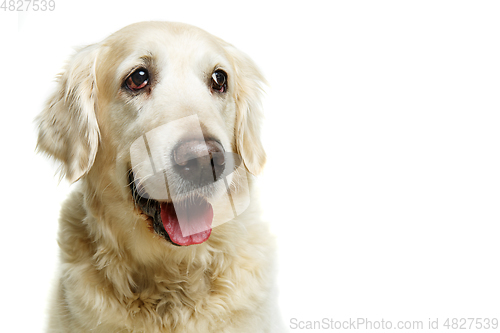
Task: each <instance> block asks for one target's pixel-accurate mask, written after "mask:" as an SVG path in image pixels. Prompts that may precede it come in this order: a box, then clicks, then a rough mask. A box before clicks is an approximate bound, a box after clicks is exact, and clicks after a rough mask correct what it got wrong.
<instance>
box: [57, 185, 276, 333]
mask: <svg viewBox="0 0 500 333" xmlns="http://www.w3.org/2000/svg"><path fill="white" fill-rule="evenodd" d="M83 201H84V200H83V195H82V194H81V193H79V192H75V193H73V194H72V195H71V197H70V198H69V199H68V200H67V202H66V204H65V206H64V208H63V211H62V215H61V221H60V233H59V243H60V246H61V262H62V263H61V270H62V272H61V277H60V282H59V288H58V293H57V296H56V299H54V302H55V304H54V307H53V311H54V312H53V317H52V319H51V320H52V321H51V323H50V324H49V325H50V326H53V327H64V328H65V329H67V330H68V331H71V332H89V331H92V332H108V333H109V332H151V333H153V332H246V331H248V332H265V330H262V323H265V322H268V318H267V317H268V316H270V309H269V304H267V303H268V294H269V289H270V288H271V286H270V285H267V284H269V281H270V280H271V279H269V274H270V271H271V267H270V265H271V261H270V260H269V259H268V258H267V256H266V254H265V253H264V249H265V248H266V247H267V248H268V247H269V244H268V243H267V244H265V240H263V239H261V240H260V242H262V243H261V245H262V247H260V245H259V243H257V244H255V246H253V247H252V248H251V249H252V250H251V251H248V249H249V247H248V244H239V245H240V246H241V248H246V249H247V250H246V251H245V252H242V251H239V250H238V248H239V246H238V244H233V243H234V242H231V244H233V245H234V246H232V247H229V249H228V248H227V247H226V249H225V250H224V251H221V250H219V249H217V244H215V245H214V246H213V247H210V248H209V249H208V250H205V251H192V252H190V254H189V255H186V256H182V257H181V256H177V257H176V256H173V257H172V258H171V260H170V261H167V262H164V263H163V264H162V265H156V266H155V265H151V264H141V263H140V262H138V261H137V260H136V259H134V258H132V257H129V256H131V254H130V253H129V252H128V251H127V249H126V248H123V249H122V250H121V251H115V250H113V249H112V246H105V245H106V244H101V243H100V241H99V235H95V234H93V232H92V224H93V223H99V222H100V221H96V220H95V218H94V217H92V216H89V214H88V212H87V210H86V208H85V207H84V204H83ZM102 227H103V225H102V224H101V225H100V228H99V229H102ZM255 227H257V228H258V224H255V225H254V226H250V229H249V230H247V232H249V233H259V230H256V229H255ZM104 229H105V228H104ZM253 229H255V230H253ZM233 231H234V230H233ZM233 231H231V232H233ZM263 235H267V233H263ZM233 240H234V239H233ZM219 241H221V242H222V241H223V239H220V240H219ZM238 241H239V242H244V241H245V239H244V237H242V238H241V239H238ZM268 241H269V240H268ZM107 245H109V244H107ZM115 245H118V244H115ZM123 245H125V244H123ZM264 245H265V247H264ZM76 313H77V314H78V316H75V315H74V314H76ZM49 331H50V329H49ZM54 332H66V331H64V330H62V331H59V330H54Z"/></svg>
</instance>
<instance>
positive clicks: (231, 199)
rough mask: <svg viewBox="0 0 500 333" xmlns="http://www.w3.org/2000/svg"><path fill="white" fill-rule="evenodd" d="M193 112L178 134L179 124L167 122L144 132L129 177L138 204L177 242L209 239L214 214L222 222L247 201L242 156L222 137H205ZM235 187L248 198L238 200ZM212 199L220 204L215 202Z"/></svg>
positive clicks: (135, 145) (136, 143) (132, 151)
mask: <svg viewBox="0 0 500 333" xmlns="http://www.w3.org/2000/svg"><path fill="white" fill-rule="evenodd" d="M192 117H193V116H190V117H186V118H191V119H187V120H186V118H182V119H181V120H182V121H183V124H184V127H186V124H187V125H188V128H189V131H187V130H186V128H183V131H182V132H183V134H180V135H175V134H176V133H179V132H180V131H179V128H178V127H173V126H172V123H168V124H166V125H162V126H159V127H157V128H155V129H153V130H151V131H149V132H147V133H145V134H144V135H142V136H141V137H139V138H138V139H137V140H136V141H134V143H133V144H132V146H131V148H130V156H131V164H132V166H131V169H130V172H129V180H130V187H131V191H132V196H133V198H134V200H135V203H136V204H137V205H138V206H139V207H140V208H141V210H142V211H143V212H144V213H145V214H146V215H148V216H149V217H151V218H152V220H153V227H154V230H155V232H156V233H157V234H159V235H161V236H163V237H164V238H165V239H167V240H169V241H171V242H172V243H174V244H177V245H192V244H200V243H203V242H205V241H206V240H207V239H208V237H209V236H210V233H211V230H212V228H213V226H214V225H213V220H214V215H216V216H217V221H218V224H217V225H219V224H222V223H224V222H227V221H228V220H230V219H232V218H234V217H236V216H237V215H238V212H242V211H244V210H245V209H246V207H247V206H248V203H249V192H248V183H247V180H246V171H244V167H242V159H241V157H240V156H239V155H238V154H235V153H232V152H226V151H225V149H224V146H223V145H222V144H221V143H220V142H219V141H218V140H216V139H212V138H205V137H204V136H203V134H202V132H201V127H200V126H199V122H198V119H197V117H196V118H195V119H193V118H192ZM193 121H195V125H196V124H197V125H198V130H196V126H193ZM175 122H177V121H174V122H173V123H175ZM181 128H182V126H181ZM193 128H194V129H193ZM185 133H189V135H186V134H185ZM176 137H177V138H179V137H181V139H177V140H176V139H175V138H176ZM183 137H184V138H185V139H182V138H183ZM237 169H238V174H239V177H240V179H244V181H243V182H242V181H240V182H239V184H238V185H237V184H235V183H233V182H232V176H231V174H232V173H233V172H234V171H235V170H237ZM242 176H243V177H242ZM230 185H231V186H230ZM235 191H238V192H239V193H246V194H247V197H248V198H245V196H243V198H245V199H244V200H242V199H241V198H242V196H241V195H239V196H238V199H236V197H235V196H234V192H235ZM214 202H217V206H221V207H213V206H212V204H213V203H214ZM227 212H229V213H227ZM231 213H232V214H231Z"/></svg>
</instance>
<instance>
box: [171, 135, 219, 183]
mask: <svg viewBox="0 0 500 333" xmlns="http://www.w3.org/2000/svg"><path fill="white" fill-rule="evenodd" d="M207 153H208V154H207ZM172 157H173V161H174V162H175V167H176V171H177V173H178V174H179V175H180V176H181V177H182V178H183V179H185V180H187V181H190V182H191V183H196V185H199V186H203V185H206V184H208V183H210V182H214V181H217V180H218V179H219V178H220V175H221V174H222V173H223V172H224V168H225V163H226V161H225V156H224V148H223V147H222V145H221V144H220V143H218V142H217V141H215V140H206V141H205V140H193V141H187V142H183V143H181V144H179V145H178V146H177V147H176V148H175V149H174V151H173V156H172Z"/></svg>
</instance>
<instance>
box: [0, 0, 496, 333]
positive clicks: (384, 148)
mask: <svg viewBox="0 0 500 333" xmlns="http://www.w3.org/2000/svg"><path fill="white" fill-rule="evenodd" d="M55 2H56V9H55V11H54V12H28V13H22V14H18V13H9V12H4V11H3V10H0V22H1V30H0V31H1V32H0V37H1V54H2V55H1V57H2V58H1V59H0V60H1V64H2V66H3V68H2V69H1V70H0V73H1V76H0V85H1V86H0V88H1V89H0V94H1V103H2V107H1V110H2V119H3V121H1V122H0V123H1V127H2V131H1V148H2V151H1V156H2V157H1V158H2V160H1V164H0V165H1V174H2V191H1V193H2V200H1V205H2V206H1V211H2V221H1V222H2V224H3V225H2V228H1V229H0V230H1V237H2V241H1V243H0V246H1V256H2V265H1V274H0V276H1V277H0V279H1V286H2V291H3V292H2V302H0V304H1V307H2V309H1V311H0V313H1V316H2V318H3V319H2V324H1V325H3V327H5V325H6V326H7V327H8V330H4V329H1V330H2V331H5V332H7V331H8V332H30V333H34V332H42V331H43V328H44V325H45V320H46V317H45V311H46V309H47V297H48V294H49V290H50V285H51V281H52V278H53V276H54V272H55V268H56V264H57V244H56V232H57V222H56V221H57V218H58V212H59V209H60V203H61V201H62V200H63V199H64V198H65V197H66V195H67V193H68V191H69V190H71V187H70V186H69V185H68V184H66V182H65V181H63V182H61V183H60V184H59V185H58V180H57V177H55V176H54V173H55V170H56V167H55V165H53V164H51V163H50V162H48V160H47V159H46V158H44V157H43V156H39V155H35V153H34V148H35V144H36V133H35V129H34V126H33V123H32V122H33V119H34V117H35V116H36V115H37V114H38V112H40V111H41V109H42V106H43V103H44V101H45V98H46V97H47V95H48V94H49V92H50V91H51V89H53V88H54V83H53V78H54V76H55V75H56V74H57V73H58V72H59V71H60V69H61V67H62V65H63V63H64V61H65V60H66V59H67V58H68V56H69V55H70V54H71V53H72V52H73V49H72V48H73V47H75V46H80V45H85V44H89V43H93V42H98V41H100V40H101V39H103V38H105V37H106V36H107V35H109V34H110V33H112V32H114V31H115V30H118V29H119V28H121V27H123V26H125V25H127V24H130V23H132V22H136V21H142V20H169V21H181V22H186V23H191V24H193V25H196V26H199V27H201V28H203V29H205V30H207V31H209V32H211V33H213V34H215V35H217V36H219V37H222V38H223V39H225V40H227V41H229V42H231V43H232V44H234V45H235V46H237V47H238V48H240V49H241V50H243V51H245V52H246V53H247V54H249V55H250V56H251V57H252V58H253V59H254V60H255V61H256V62H257V64H258V65H259V66H260V68H261V69H262V71H263V72H264V74H265V76H266V77H267V79H268V81H269V83H270V87H269V89H268V90H267V96H266V99H265V112H266V117H267V118H266V122H265V128H264V142H265V146H266V148H267V153H268V155H269V159H268V164H267V169H266V171H265V174H264V175H263V176H262V177H261V187H262V197H263V203H264V207H265V210H266V218H267V219H269V221H270V222H271V224H272V229H273V230H274V232H275V234H276V235H277V237H278V243H279V272H280V273H279V287H280V306H281V310H282V316H283V321H284V322H285V323H286V324H287V326H289V325H290V320H291V319H292V318H297V320H300V321H311V320H322V318H324V317H327V318H333V319H336V320H348V319H349V318H357V317H366V318H368V319H369V320H373V321H375V320H381V319H382V318H383V319H385V320H392V321H397V320H422V321H424V322H425V323H427V320H428V318H440V320H442V321H444V320H445V319H446V318H448V317H459V318H460V317H483V318H484V317H492V316H496V317H497V318H498V317H500V301H499V300H500V268H499V263H500V260H499V257H500V241H499V235H500V232H499V231H500V230H499V229H500V228H499V223H500V211H499V200H500V156H499V152H500V19H499V17H500V3H498V2H497V1H321V2H320V1H301V2H292V1H287V2H285V1H282V2H271V1H251V2H250V1H248V2H235V1H233V2H229V1H206V0H205V1H156V2H154V1H108V2H106V3H105V4H104V2H103V1H73V2H71V3H68V2H69V1H62V0H55ZM297 331H298V330H297ZM309 331H310V332H312V330H309ZM319 331H320V330H318V332H319Z"/></svg>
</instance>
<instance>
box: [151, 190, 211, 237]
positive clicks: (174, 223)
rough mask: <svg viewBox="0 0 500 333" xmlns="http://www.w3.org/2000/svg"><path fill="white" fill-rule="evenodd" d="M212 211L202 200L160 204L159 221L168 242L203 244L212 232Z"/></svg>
mask: <svg viewBox="0 0 500 333" xmlns="http://www.w3.org/2000/svg"><path fill="white" fill-rule="evenodd" d="M213 217H214V211H213V209H212V205H210V204H209V203H208V202H207V201H206V200H204V199H196V200H194V201H191V200H189V201H187V202H185V203H184V202H183V203H179V204H176V205H175V207H174V204H172V203H162V204H161V221H162V223H163V227H164V228H165V231H166V232H167V233H168V236H169V237H170V240H171V241H172V242H174V243H175V244H178V245H193V244H201V243H203V242H205V241H206V240H207V239H208V237H210V233H211V232H212V220H213Z"/></svg>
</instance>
